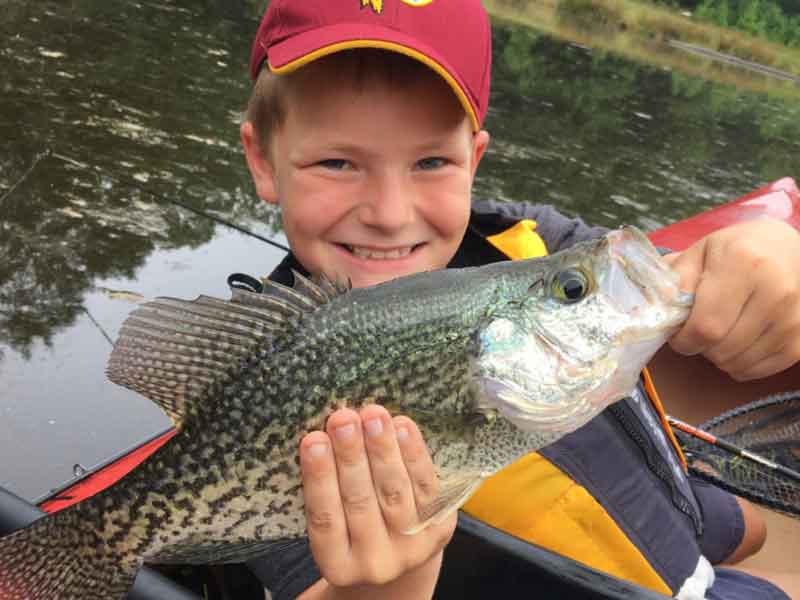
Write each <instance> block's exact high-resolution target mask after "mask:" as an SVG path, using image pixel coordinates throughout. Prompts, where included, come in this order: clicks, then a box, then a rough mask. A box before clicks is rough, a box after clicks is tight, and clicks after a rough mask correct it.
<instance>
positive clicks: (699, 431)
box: [667, 415, 800, 482]
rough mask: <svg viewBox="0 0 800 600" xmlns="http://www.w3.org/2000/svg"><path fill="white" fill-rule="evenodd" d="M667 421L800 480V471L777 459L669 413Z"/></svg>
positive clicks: (725, 448) (693, 434)
mask: <svg viewBox="0 0 800 600" xmlns="http://www.w3.org/2000/svg"><path fill="white" fill-rule="evenodd" d="M667 421H668V422H669V424H670V425H672V426H673V427H674V428H676V429H679V430H681V431H683V432H684V433H688V434H689V435H691V436H692V437H694V438H697V439H699V440H702V441H704V442H706V443H709V444H712V445H714V446H716V447H718V448H722V449H723V450H726V451H728V452H730V453H731V454H734V455H735V456H739V457H741V458H744V459H747V460H749V461H751V462H754V463H757V464H759V465H761V466H763V467H767V468H768V469H770V470H772V471H775V472H776V473H780V474H781V475H783V476H785V477H787V478H789V479H792V480H794V481H797V482H800V473H798V472H797V471H795V470H794V469H790V468H789V467H786V466H784V465H781V464H778V463H776V462H775V461H772V460H770V459H768V458H766V457H764V456H761V455H760V454H756V453H755V452H751V451H750V450H747V449H745V448H741V447H739V446H737V445H735V444H731V443H730V442H728V441H726V440H723V439H721V438H718V437H717V436H715V435H713V434H711V433H709V432H708V431H704V430H702V429H698V428H697V427H693V426H692V425H689V424H688V423H684V422H683V421H680V420H678V419H676V418H674V417H671V416H669V415H667Z"/></svg>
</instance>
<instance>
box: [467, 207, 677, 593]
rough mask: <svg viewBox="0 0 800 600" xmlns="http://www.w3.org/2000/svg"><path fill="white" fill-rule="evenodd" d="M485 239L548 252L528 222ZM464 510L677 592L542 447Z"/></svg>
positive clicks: (527, 254) (514, 249)
mask: <svg viewBox="0 0 800 600" xmlns="http://www.w3.org/2000/svg"><path fill="white" fill-rule="evenodd" d="M485 239H486V240H487V241H488V242H489V243H491V244H492V245H493V246H494V247H495V248H497V249H498V250H500V251H501V252H502V253H503V254H505V255H506V256H508V257H509V258H511V259H512V260H519V259H526V258H535V257H542V256H546V255H547V249H546V247H545V244H544V242H543V241H542V239H541V237H540V236H539V235H538V234H537V233H536V222H535V221H532V220H522V221H519V222H518V223H516V224H515V225H514V226H512V227H510V228H509V229H507V230H505V231H502V232H501V233H499V234H496V235H491V236H487V237H486V238H485ZM643 377H644V387H645V389H646V390H647V397H648V399H649V400H650V402H651V403H652V406H653V409H654V410H655V413H656V414H657V415H658V418H659V419H660V420H661V425H662V427H663V429H664V433H665V434H666V437H667V438H668V439H669V440H670V442H671V445H672V447H673V448H674V450H675V452H676V454H677V456H678V457H679V459H680V461H681V463H682V464H683V465H684V468H685V459H684V457H683V454H682V453H681V450H680V447H679V446H678V443H677V441H676V440H675V438H674V436H673V434H672V432H671V429H670V428H669V426H668V425H667V421H666V416H665V414H664V410H663V408H662V406H661V403H660V401H659V400H658V396H657V395H656V393H655V388H654V387H653V385H652V381H651V380H650V377H649V375H648V374H647V373H646V372H645V374H644V376H643ZM463 510H464V511H465V512H467V513H468V514H470V515H472V516H474V517H476V518H478V519H480V520H482V521H484V522H486V523H488V524H490V525H492V526H493V527H496V528H498V529H501V530H503V531H506V532H507V533H510V534H512V535H514V536H516V537H518V538H521V539H523V540H526V541H528V542H531V543H534V544H537V545H539V546H543V547H545V548H547V549H549V550H551V551H553V552H557V553H559V554H562V555H564V556H567V557H569V558H572V559H574V560H577V561H579V562H581V563H584V564H586V565H588V566H590V567H593V568H595V569H598V570H601V571H604V572H606V573H609V574H611V575H613V576H615V577H619V578H622V579H625V580H628V581H632V582H634V583H637V584H639V585H641V586H643V587H647V588H650V589H652V590H655V591H658V592H661V593H663V594H667V595H670V596H671V595H672V594H674V593H675V591H676V590H674V589H672V588H671V587H670V585H668V583H667V581H665V578H664V577H662V575H661V574H660V573H659V571H658V570H657V568H656V567H655V566H654V565H653V564H651V561H650V560H648V557H647V556H646V555H645V553H643V552H642V550H641V549H640V548H639V547H638V546H637V544H636V543H634V541H633V540H631V538H630V537H629V535H627V534H626V533H625V531H623V529H622V528H621V527H620V526H619V525H618V524H617V522H616V521H615V520H614V518H613V517H612V516H611V515H610V514H609V512H608V511H607V510H606V509H605V508H604V507H603V506H602V505H601V504H600V502H599V501H598V500H597V499H596V498H595V497H594V496H593V495H592V493H590V492H589V491H588V490H587V489H586V488H585V487H584V486H582V485H580V484H579V483H577V482H576V481H575V480H574V479H573V478H572V477H570V476H569V475H568V474H567V473H565V472H564V471H563V470H562V469H560V468H559V467H558V466H556V465H555V464H554V463H553V462H551V461H550V460H548V459H547V458H545V457H544V456H542V455H541V454H539V453H532V454H529V455H527V456H524V457H523V458H521V459H519V460H518V461H517V462H515V463H513V464H512V465H510V466H508V467H506V468H505V469H503V470H502V471H500V472H499V473H497V474H495V475H494V476H493V477H491V478H489V479H488V480H487V481H486V482H484V484H483V485H482V486H481V487H480V488H479V489H478V491H477V492H476V493H475V494H474V495H473V496H472V498H470V500H469V501H468V502H467V503H466V504H465V505H464V507H463Z"/></svg>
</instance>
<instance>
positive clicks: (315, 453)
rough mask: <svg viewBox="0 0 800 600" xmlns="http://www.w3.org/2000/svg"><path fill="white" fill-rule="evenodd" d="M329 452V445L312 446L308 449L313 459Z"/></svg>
mask: <svg viewBox="0 0 800 600" xmlns="http://www.w3.org/2000/svg"><path fill="white" fill-rule="evenodd" d="M327 451H328V444H311V446H309V448H308V453H309V454H310V455H311V458H319V457H321V456H324V455H325V453H326V452H327Z"/></svg>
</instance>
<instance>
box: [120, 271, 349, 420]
mask: <svg viewBox="0 0 800 600" xmlns="http://www.w3.org/2000/svg"><path fill="white" fill-rule="evenodd" d="M294 276H295V283H294V288H289V287H286V286H284V285H281V284H279V283H275V282H272V281H265V282H264V283H265V285H264V291H263V292H262V293H260V294H257V293H254V292H249V291H246V290H242V289H239V288H231V294H232V296H231V299H230V300H220V299H218V298H212V297H209V296H199V297H198V298H197V299H196V300H192V301H188V300H179V299H176V298H156V299H155V300H152V301H151V302H148V303H146V304H143V305H141V306H140V307H139V308H137V309H136V310H135V311H134V312H133V313H131V315H130V316H129V317H128V318H127V319H126V321H125V323H123V325H122V329H121V330H120V336H119V339H118V340H117V343H116V344H115V346H114V350H113V351H112V353H111V357H110V358H109V361H108V366H107V368H106V374H107V375H108V378H109V379H110V380H111V381H113V382H114V383H117V384H119V385H123V386H125V387H128V388H130V389H132V390H135V391H137V392H139V393H140V394H142V395H143V396H145V397H147V398H149V399H150V400H152V401H153V402H155V403H156V404H158V405H159V406H160V407H161V408H162V409H164V411H166V413H167V414H168V415H169V417H170V418H171V419H172V421H173V423H174V424H175V426H176V427H180V424H181V422H182V420H183V418H184V416H185V415H186V408H187V406H188V404H189V403H190V402H191V401H192V400H193V399H195V398H202V397H203V396H204V394H205V393H207V392H208V390H209V388H210V387H211V386H212V385H214V384H215V383H218V382H225V381H227V380H229V379H230V378H231V377H232V376H235V374H236V367H238V366H239V365H240V364H241V363H242V361H243V360H245V359H246V358H247V357H248V356H249V355H251V354H252V353H253V351H254V350H255V349H256V348H257V347H262V346H265V345H266V344H267V343H268V342H269V340H270V339H274V338H275V337H277V336H279V335H281V334H282V333H283V332H284V331H286V330H288V329H291V328H293V327H295V326H296V323H297V322H298V320H299V318H300V317H301V316H302V315H303V314H306V313H311V312H314V311H315V310H317V308H319V307H320V306H322V305H323V304H327V303H328V302H330V301H331V300H332V299H333V298H334V297H336V296H337V295H339V294H340V293H342V292H343V291H344V289H343V287H342V286H340V285H335V284H333V283H331V282H330V280H321V281H320V282H319V283H317V282H315V281H311V280H309V279H307V278H305V277H303V276H302V275H300V274H299V273H294ZM326 282H327V283H326ZM203 401H204V402H209V401H211V399H208V398H206V399H204V400H203Z"/></svg>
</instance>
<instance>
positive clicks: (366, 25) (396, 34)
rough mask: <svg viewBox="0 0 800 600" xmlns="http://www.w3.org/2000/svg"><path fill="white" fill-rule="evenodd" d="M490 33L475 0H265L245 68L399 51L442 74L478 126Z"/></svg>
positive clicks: (284, 67) (289, 67)
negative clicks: (350, 52)
mask: <svg viewBox="0 0 800 600" xmlns="http://www.w3.org/2000/svg"><path fill="white" fill-rule="evenodd" d="M491 40H492V36H491V29H490V25H489V18H488V16H487V14H486V10H485V9H484V8H483V5H482V4H481V1H480V0H271V2H270V3H269V6H268V7H267V10H266V12H265V13H264V18H263V20H262V21H261V25H260V26H259V28H258V32H257V33H256V37H255V40H254V41H253V48H252V52H251V54H250V75H251V77H252V78H253V79H254V80H255V79H256V78H257V77H258V74H259V72H260V71H261V69H262V67H263V65H264V62H265V61H266V63H267V65H268V67H269V69H270V70H271V71H272V72H274V73H278V74H281V73H288V72H291V71H294V70H295V69H298V68H300V67H302V66H303V65H306V64H308V63H309V62H312V61H314V60H316V59H318V58H322V57H323V56H327V55H329V54H333V53H335V52H340V51H342V50H348V49H353V48H376V49H383V50H390V51H394V52H399V53H401V54H405V55H406V56H409V57H410V58H413V59H415V60H418V61H420V62H422V63H424V64H426V65H427V66H429V67H430V68H431V69H433V70H434V71H435V72H436V73H438V74H439V75H440V76H441V77H442V78H444V80H445V81H446V82H447V83H448V84H449V85H450V87H451V88H452V89H453V91H454V92H455V94H456V96H457V97H458V99H459V101H460V102H461V104H462V106H463V107H464V110H465V111H466V113H467V115H468V117H469V119H470V121H471V123H472V128H473V130H475V131H477V130H478V129H480V127H481V125H482V124H483V119H484V117H485V116H486V110H487V108H488V104H489V80H490V78H491V64H492V41H491Z"/></svg>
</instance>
